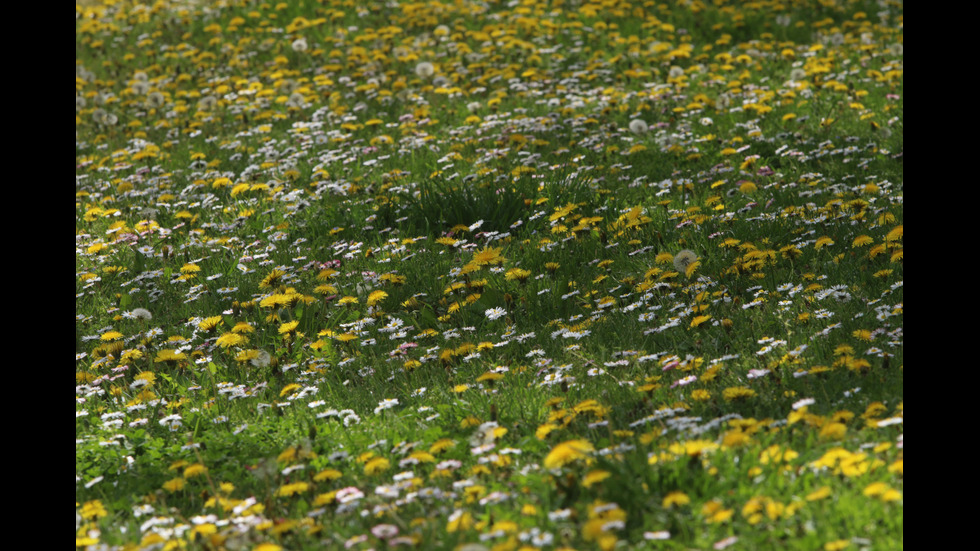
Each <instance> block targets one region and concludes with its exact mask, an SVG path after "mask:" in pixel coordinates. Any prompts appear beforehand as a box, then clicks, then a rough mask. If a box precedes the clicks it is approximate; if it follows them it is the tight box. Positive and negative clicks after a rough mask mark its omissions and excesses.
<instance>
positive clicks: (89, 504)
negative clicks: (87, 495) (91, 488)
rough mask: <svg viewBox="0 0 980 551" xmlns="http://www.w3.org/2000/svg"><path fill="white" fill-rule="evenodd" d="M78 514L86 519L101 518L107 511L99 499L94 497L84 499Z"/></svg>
mask: <svg viewBox="0 0 980 551" xmlns="http://www.w3.org/2000/svg"><path fill="white" fill-rule="evenodd" d="M78 514H79V515H81V516H82V518H84V519H86V520H91V519H93V518H102V517H104V516H106V515H108V514H109V512H108V511H106V508H105V506H104V505H102V502H101V501H99V500H98V499H95V500H92V501H86V502H85V504H84V505H82V510H81V511H80V512H79V513H78Z"/></svg>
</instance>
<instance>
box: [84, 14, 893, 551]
mask: <svg viewBox="0 0 980 551" xmlns="http://www.w3.org/2000/svg"><path fill="white" fill-rule="evenodd" d="M903 33H904V30H903V6H902V4H901V3H888V4H887V5H885V6H881V5H879V3H877V2H847V3H830V2H820V3H812V2H791V3H789V4H778V5H777V4H769V3H762V4H740V3H735V4H732V5H718V4H717V3H715V4H712V5H710V6H708V5H705V4H704V3H701V2H694V3H688V4H686V5H667V4H643V3H640V2H618V3H616V2H613V3H607V4H605V5H601V4H592V3H576V4H574V5H572V4H566V3H564V2H549V3H541V2H522V3H519V4H513V5H507V4H500V3H490V4H486V5H484V4H479V3H468V2H466V3H448V2H434V3H429V4H400V5H398V6H394V5H388V4H384V3H380V2H371V3H368V4H363V3H360V4H355V3H351V2H346V3H345V2H341V1H335V0H330V1H326V2H320V3H313V2H296V3H281V4H267V3H256V2H231V1H229V2H213V3H207V4H206V5H196V4H194V5H186V4H185V3H177V2H174V3H170V2H162V3H158V4H156V5H154V6H152V7H147V6H145V5H143V4H140V3H130V2H116V3H112V4H101V3H94V2H85V3H80V4H78V3H77V4H76V32H75V36H76V126H75V128H76V131H75V135H76V186H75V191H76V222H75V227H76V255H75V271H76V299H75V311H76V324H75V351H76V406H75V410H76V421H75V442H76V443H75V450H76V461H75V474H76V490H75V500H76V547H91V548H92V549H100V548H104V547H100V546H107V547H108V548H119V549H124V548H125V549H144V548H145V549H158V548H162V549H175V548H189V549H209V550H214V549H227V550H234V549H257V550H262V551H270V550H275V549H290V550H292V549H335V548H349V549H370V548H374V549H381V548H387V547H414V548H420V549H453V550H456V549H466V550H467V551H476V550H480V549H486V550H493V551H505V550H516V549H522V550H524V549H528V550H529V549H603V550H607V549H678V550H680V549H692V548H697V549H708V548H714V549H726V548H727V549H801V550H803V549H806V550H809V549H825V550H833V549H899V548H902V547H903V522H902V517H903V507H904V498H903V495H904V484H903V479H904V475H903V453H904V451H903V446H902V442H903V425H902V418H903V415H904V413H903V410H904V404H903V395H904V391H903V384H904V382H903V378H904V372H903V315H904V314H903V275H904V253H903V222H904V215H903V197H904V191H903V180H904V168H903V162H904V161H903V147H904V104H903V101H904V93H903V78H904V77H903V67H902V66H903V56H902V47H901V44H902V42H903V40H904V35H903ZM299 39H303V40H304V41H305V43H306V48H305V49H304V48H302V47H301V46H302V45H301V44H300V43H297V42H296V41H297V40H299ZM294 44H295V46H294ZM420 62H431V63H433V64H434V66H435V67H434V69H435V71H434V74H433V75H425V74H418V73H417V72H416V68H417V65H418V64H419V63H420ZM635 120H642V121H643V122H644V123H645V126H646V130H645V131H642V132H634V131H631V129H630V125H631V122H632V121H635ZM685 250H686V251H690V252H691V253H693V255H694V256H695V257H696V261H697V262H696V263H695V264H693V265H692V264H689V263H683V264H682V263H679V262H680V258H681V257H682V256H683V255H680V256H679V253H681V251H685ZM684 254H687V253H684Z"/></svg>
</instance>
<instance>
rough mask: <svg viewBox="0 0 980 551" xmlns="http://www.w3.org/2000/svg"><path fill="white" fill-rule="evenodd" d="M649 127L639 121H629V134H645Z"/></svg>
mask: <svg viewBox="0 0 980 551" xmlns="http://www.w3.org/2000/svg"><path fill="white" fill-rule="evenodd" d="M649 129H650V127H649V126H647V123H646V122H645V121H643V120H641V119H633V120H631V121H630V132H632V133H634V134H645V133H646V131H647V130H649Z"/></svg>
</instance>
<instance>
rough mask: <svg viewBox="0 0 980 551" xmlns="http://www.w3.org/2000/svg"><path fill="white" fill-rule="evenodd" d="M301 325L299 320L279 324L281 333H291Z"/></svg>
mask: <svg viewBox="0 0 980 551" xmlns="http://www.w3.org/2000/svg"><path fill="white" fill-rule="evenodd" d="M298 326H299V321H288V322H286V323H284V324H282V325H280V326H279V334H280V335H289V334H291V333H292V332H293V331H296V328H297V327H298Z"/></svg>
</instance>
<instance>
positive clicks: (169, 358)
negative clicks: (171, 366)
mask: <svg viewBox="0 0 980 551" xmlns="http://www.w3.org/2000/svg"><path fill="white" fill-rule="evenodd" d="M186 359H187V355H186V354H184V353H183V352H177V351H176V350H171V349H165V350H161V351H159V352H157V356H156V358H154V359H153V361H155V362H179V361H183V360H186Z"/></svg>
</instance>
